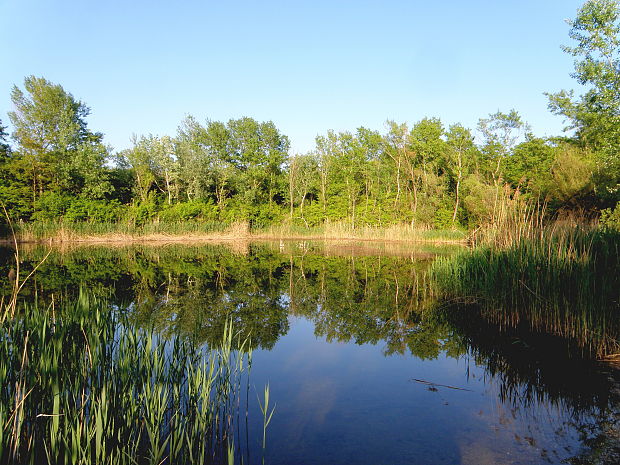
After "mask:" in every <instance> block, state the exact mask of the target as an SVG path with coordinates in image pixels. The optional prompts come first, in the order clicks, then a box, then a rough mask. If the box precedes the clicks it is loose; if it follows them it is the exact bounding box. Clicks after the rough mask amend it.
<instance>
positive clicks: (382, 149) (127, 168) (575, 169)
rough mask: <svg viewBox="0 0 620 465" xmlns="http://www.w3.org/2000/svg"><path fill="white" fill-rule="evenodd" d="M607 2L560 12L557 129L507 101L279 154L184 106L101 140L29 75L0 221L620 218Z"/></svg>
mask: <svg viewBox="0 0 620 465" xmlns="http://www.w3.org/2000/svg"><path fill="white" fill-rule="evenodd" d="M619 11H620V9H619V8H618V5H617V4H616V2H613V1H596V2H593V1H590V2H587V3H586V4H585V5H584V6H583V7H582V8H581V10H580V11H579V14H578V16H577V18H576V19H575V20H574V21H572V22H570V25H571V30H570V37H571V39H573V41H574V46H572V47H564V50H565V52H567V53H569V54H571V55H573V56H574V57H575V69H574V73H573V77H574V78H575V79H576V80H577V81H578V83H579V84H581V85H584V86H585V89H586V92H585V93H583V94H582V95H579V96H575V95H574V92H573V91H564V90H563V91H560V92H558V93H555V94H548V99H549V109H550V110H551V111H552V112H554V113H555V114H557V115H559V116H561V117H563V118H564V119H565V121H566V122H567V123H568V125H567V129H568V130H569V131H568V132H567V135H564V136H558V137H551V138H540V137H537V136H536V135H534V134H533V133H532V132H531V130H530V128H529V126H528V125H527V123H526V122H525V121H524V119H523V118H522V117H521V115H519V114H518V113H517V112H516V111H514V110H510V111H508V112H501V111H498V112H496V113H493V114H490V115H489V116H488V117H486V118H482V119H480V120H479V124H478V127H477V128H475V130H472V129H471V128H466V127H464V126H463V125H460V124H453V125H450V126H446V125H445V124H443V123H442V122H441V121H440V120H439V119H437V118H431V117H429V118H424V119H422V120H420V121H418V122H416V123H415V124H413V125H407V124H406V123H398V122H394V121H387V123H386V128H385V130H384V131H383V132H381V131H377V130H373V129H368V128H364V127H360V128H359V129H357V130H356V131H355V132H354V133H350V132H337V131H328V133H327V134H324V135H320V136H317V138H316V146H315V148H314V150H312V151H310V152H309V153H305V154H291V153H290V150H289V147H290V143H289V139H288V138H287V136H286V135H284V134H282V133H281V132H280V131H279V130H278V128H277V127H276V126H275V125H274V124H273V123H272V122H259V121H256V120H254V119H252V118H248V117H243V118H239V119H231V120H229V121H228V122H220V121H212V120H206V121H204V122H200V121H199V120H198V119H197V118H194V117H192V116H188V117H186V119H185V120H183V121H182V122H181V123H180V125H179V127H178V130H177V133H176V134H175V135H173V136H156V135H151V134H149V135H142V136H136V137H134V138H133V141H132V147H131V148H130V149H127V150H123V151H120V152H114V151H113V150H112V149H111V148H110V147H109V146H107V145H106V144H105V140H104V136H103V134H102V133H99V132H94V131H93V130H91V129H90V128H89V127H88V124H87V117H88V115H89V113H90V108H89V107H88V106H87V105H86V104H85V103H84V102H82V101H80V100H78V99H77V98H75V97H74V96H73V95H71V94H70V93H69V92H68V91H66V90H65V89H64V88H63V87H62V86H61V85H59V84H55V83H52V82H50V81H48V80H46V79H44V78H42V77H34V76H29V77H26V78H25V80H24V83H23V88H20V87H18V86H14V87H13V89H12V91H11V100H12V102H13V105H14V108H13V111H11V112H9V114H8V117H9V120H10V122H11V124H12V130H13V132H12V141H13V144H12V145H11V144H9V135H8V134H7V132H6V127H4V126H2V122H1V121H0V166H1V168H0V201H1V202H2V203H3V204H4V205H5V206H6V208H7V211H8V214H9V216H10V217H11V218H12V219H13V220H15V221H16V220H22V221H26V222H28V221H59V220H62V221H63V222H66V223H71V222H93V223H96V222H106V223H114V222H126V223H131V224H134V225H136V226H140V225H144V224H146V223H148V222H152V221H161V222H180V221H187V220H195V221H204V222H221V223H223V224H230V223H233V222H235V221H248V222H249V223H250V224H251V225H259V226H264V225H269V224H275V223H278V224H282V223H289V224H296V225H301V226H317V225H321V224H324V223H325V222H344V223H348V224H350V225H351V226H352V227H357V226H362V225H376V226H388V225H393V224H398V223H406V224H410V225H413V226H420V227H436V228H452V227H461V228H472V227H475V226H477V225H480V224H488V223H492V222H493V221H494V218H495V216H496V214H497V210H498V208H499V206H500V205H501V204H502V202H504V201H505V200H506V199H515V198H520V199H524V200H530V201H532V202H541V203H542V202H544V203H546V205H547V207H548V208H547V211H548V212H549V213H551V214H559V215H563V214H567V213H570V214H578V215H579V216H580V217H586V218H598V217H599V215H601V212H602V216H601V218H602V221H603V222H604V223H606V224H609V225H616V226H618V225H620V209H619V208H618V207H617V203H618V199H619V197H620V155H619V153H620V143H619V142H620V139H619V138H620V74H619V72H618V69H619V66H620V46H619V45H620V33H619V32H620V29H619V26H618V19H619Z"/></svg>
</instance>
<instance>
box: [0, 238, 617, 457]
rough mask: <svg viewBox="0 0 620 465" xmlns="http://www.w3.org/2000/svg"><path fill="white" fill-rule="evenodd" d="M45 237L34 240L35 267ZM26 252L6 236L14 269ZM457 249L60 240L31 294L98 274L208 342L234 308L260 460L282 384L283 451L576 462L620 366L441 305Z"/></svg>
mask: <svg viewBox="0 0 620 465" xmlns="http://www.w3.org/2000/svg"><path fill="white" fill-rule="evenodd" d="M46 252H47V251H46V250H45V249H43V248H37V249H33V250H30V251H22V255H23V257H24V263H23V265H22V271H23V272H27V271H28V270H30V269H32V268H33V267H34V265H35V264H36V263H38V261H40V260H41V259H42V258H43V257H44V256H45V254H46ZM11 253H12V252H11V251H10V250H8V249H3V250H2V254H3V259H2V270H1V271H2V273H3V274H4V275H5V276H6V275H7V274H8V273H9V269H10V268H11V266H12V265H11V264H10V259H11ZM449 253H451V250H449V249H420V250H411V248H410V247H403V246H396V245H389V244H384V245H381V244H379V245H364V246H361V245H359V244H348V245H347V244H337V245H327V244H311V243H305V242H302V243H297V242H292V243H276V244H268V243H265V244H250V245H248V244H243V245H233V246H228V247H225V246H180V245H171V246H159V247H116V248H110V247H82V248H76V249H71V250H64V251H62V250H54V251H52V253H51V254H50V256H49V257H48V258H47V259H46V261H45V262H44V263H43V264H42V265H41V266H40V267H39V269H38V271H37V273H36V275H35V276H34V278H33V279H32V280H30V281H29V282H27V284H26V285H25V288H24V290H23V295H24V298H25V299H37V300H38V301H39V302H44V303H47V304H50V305H51V303H52V302H56V301H59V300H62V299H67V298H71V297H72V296H74V295H76V294H77V292H79V289H80V287H85V286H86V287H88V288H89V289H90V290H91V291H93V292H95V293H99V294H101V295H105V296H108V297H109V298H110V300H111V301H112V302H113V303H114V305H115V306H117V307H121V308H126V309H129V311H130V315H131V318H132V319H133V320H134V321H135V322H136V323H138V324H140V325H144V326H155V327H156V328H158V329H159V330H160V331H161V333H162V334H163V335H164V336H167V335H172V334H178V333H180V334H182V335H183V336H184V337H185V336H186V337H191V338H193V339H194V340H196V341H198V342H200V343H205V344H208V345H211V344H215V343H216V341H217V340H218V339H219V338H221V335H222V332H223V328H224V325H225V323H226V321H227V320H228V319H230V318H232V320H233V323H234V325H235V328H236V329H237V330H238V331H240V332H241V334H242V335H243V336H244V337H249V338H250V340H251V344H252V346H253V347H254V349H255V350H254V353H253V356H252V360H253V362H252V369H251V378H250V379H251V389H250V398H249V407H248V409H249V416H248V418H249V421H248V425H247V431H246V426H245V424H243V422H242V424H241V425H240V429H239V436H238V449H239V452H240V453H241V454H243V455H244V456H245V457H248V456H249V462H251V463H260V461H261V456H262V449H261V438H262V416H261V412H260V410H259V407H258V401H257V398H261V399H262V396H263V388H264V386H265V385H266V384H267V383H268V384H269V386H270V397H271V400H270V402H271V403H272V404H273V403H274V402H275V404H276V407H275V414H274V416H273V419H272V422H271V424H270V425H269V427H268V429H267V438H268V439H267V444H268V445H267V450H266V457H265V459H266V463H269V464H285V463H299V464H302V463H308V464H311V463H312V464H314V463H342V464H344V463H347V464H348V463H364V464H366V463H367V464H378V463H386V464H400V463H419V464H428V463H437V464H460V463H463V464H520V463H523V464H526V463H562V461H565V460H568V459H571V458H574V457H577V456H579V455H581V454H582V453H585V452H587V450H588V446H591V445H592V444H594V443H595V442H594V441H593V438H595V437H596V436H597V435H598V434H599V433H601V431H602V430H604V429H605V428H606V427H609V426H608V425H609V422H610V421H611V420H613V418H614V404H615V402H616V399H614V398H613V396H612V395H611V393H612V392H614V381H613V377H614V376H615V374H614V372H613V371H612V370H610V369H609V368H607V367H605V366H600V365H597V364H596V363H593V362H591V361H589V360H587V359H585V358H583V357H582V356H581V354H580V353H579V351H576V350H573V349H572V348H571V345H570V344H569V342H568V341H565V340H562V339H559V338H555V337H553V336H551V335H541V334H530V333H528V331H527V330H525V329H524V328H504V329H503V331H502V332H499V329H498V328H497V327H494V326H493V325H492V324H490V323H488V322H484V321H482V320H479V319H477V318H476V316H475V311H474V310H471V315H467V316H466V317H465V318H458V319H454V320H450V321H448V320H446V319H445V318H437V317H435V316H434V315H433V312H432V311H430V310H429V309H432V308H433V301H432V299H431V298H430V296H429V294H428V292H427V287H426V278H425V270H426V269H427V267H428V266H429V264H430V263H431V261H432V260H433V257H434V256H435V254H449ZM3 286H4V289H3V291H4V292H5V293H6V292H8V290H9V283H8V281H3ZM242 410H243V407H242ZM246 433H247V434H246ZM247 462H248V460H247V459H246V461H245V463H247Z"/></svg>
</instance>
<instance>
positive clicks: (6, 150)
mask: <svg viewBox="0 0 620 465" xmlns="http://www.w3.org/2000/svg"><path fill="white" fill-rule="evenodd" d="M7 136H8V134H7V132H6V127H5V126H2V120H1V119H0V164H2V163H4V162H5V161H6V159H7V158H8V157H9V155H10V154H11V147H10V146H9V144H7V140H6V138H7Z"/></svg>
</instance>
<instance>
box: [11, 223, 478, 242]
mask: <svg viewBox="0 0 620 465" xmlns="http://www.w3.org/2000/svg"><path fill="white" fill-rule="evenodd" d="M16 234H17V237H18V239H19V241H20V242H34V241H42V240H52V241H57V242H74V241H84V240H95V239H99V240H108V241H127V240H135V239H142V240H158V239H167V240H170V239H171V237H174V236H178V237H179V238H184V237H185V238H192V237H194V238H197V237H210V238H214V239H217V238H224V239H245V238H251V237H254V238H275V239H280V238H298V237H300V238H318V239H354V240H385V241H432V242H464V241H465V240H466V239H467V234H466V233H465V232H464V231H461V230H457V229H445V230H443V229H442V230H435V229H430V228H422V227H412V226H411V225H409V224H399V225H389V226H370V225H367V226H357V227H352V226H351V224H349V223H341V222H336V223H326V224H325V225H322V226H316V227H311V226H309V227H304V226H296V225H290V224H280V225H261V224H252V225H251V226H250V224H249V223H248V222H243V221H242V222H234V223H226V222H198V221H184V222H160V221H153V222H149V223H145V224H144V225H141V226H136V225H135V224H133V223H123V222H119V223H89V222H76V223H71V222H57V223H53V222H42V221H37V222H32V223H19V224H17V225H16Z"/></svg>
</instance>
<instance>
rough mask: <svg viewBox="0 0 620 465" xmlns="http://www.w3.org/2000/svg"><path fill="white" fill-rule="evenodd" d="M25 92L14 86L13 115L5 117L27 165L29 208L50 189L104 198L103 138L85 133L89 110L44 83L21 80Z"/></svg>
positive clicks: (108, 188)
mask: <svg viewBox="0 0 620 465" xmlns="http://www.w3.org/2000/svg"><path fill="white" fill-rule="evenodd" d="M24 88H25V93H24V91H22V90H21V89H19V88H18V87H17V86H13V90H12V92H11V100H12V102H13V105H14V107H15V111H12V112H9V118H10V119H11V123H12V124H13V127H14V129H15V130H14V132H13V139H15V141H16V142H17V144H18V151H19V153H20V156H21V157H23V159H24V160H25V161H26V163H27V165H28V166H29V171H30V172H29V173H28V176H29V178H30V179H29V183H30V185H31V188H32V200H33V203H34V201H36V199H37V197H38V196H40V195H41V194H42V193H43V192H44V191H45V190H48V189H50V190H53V191H70V192H72V193H74V194H84V195H85V196H87V197H93V198H99V197H103V196H104V195H105V194H108V193H109V192H110V191H111V189H112V186H111V184H110V183H109V182H108V180H107V176H106V170H105V166H104V164H105V161H106V158H107V157H108V148H107V147H105V146H104V145H103V143H102V139H103V135H102V134H101V133H93V132H91V131H90V130H89V129H88V126H87V123H86V117H87V116H88V115H89V113H90V109H89V108H88V107H87V106H86V105H85V104H84V103H83V102H81V101H79V100H76V99H75V98H74V97H73V96H72V95H71V94H70V93H68V92H66V91H65V90H64V89H63V88H62V86H60V85H58V84H53V83H51V82H49V81H48V80H46V79H44V78H38V77H34V76H29V77H27V78H25V79H24Z"/></svg>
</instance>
